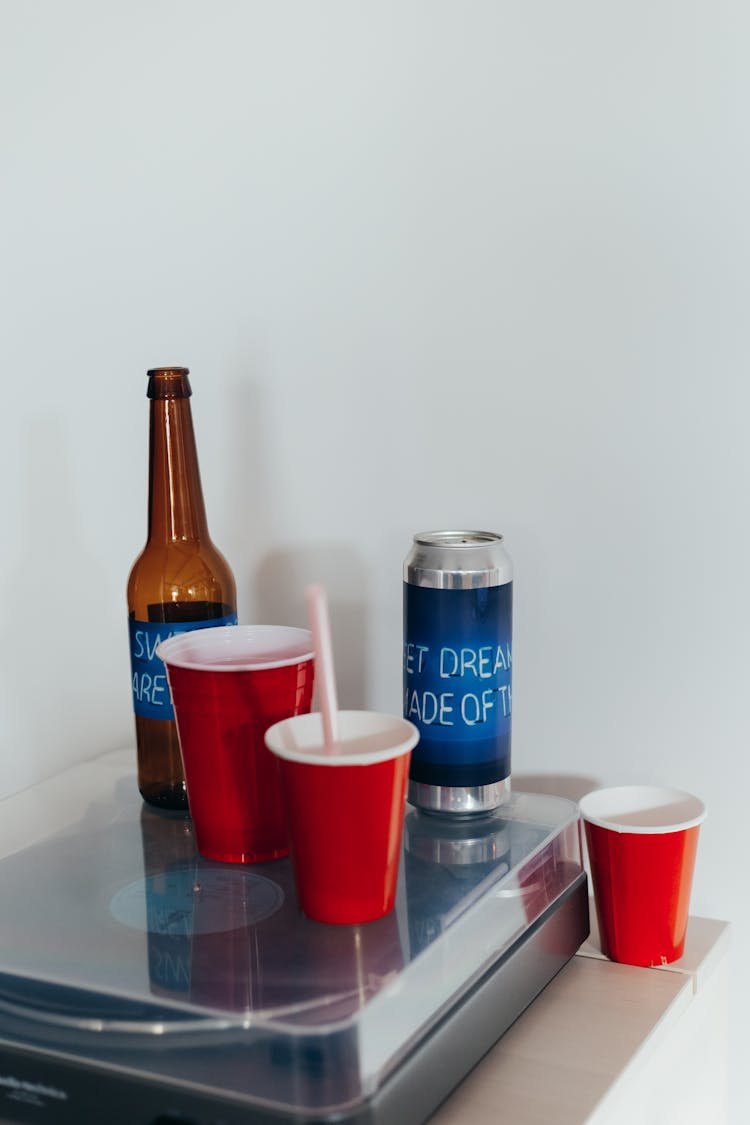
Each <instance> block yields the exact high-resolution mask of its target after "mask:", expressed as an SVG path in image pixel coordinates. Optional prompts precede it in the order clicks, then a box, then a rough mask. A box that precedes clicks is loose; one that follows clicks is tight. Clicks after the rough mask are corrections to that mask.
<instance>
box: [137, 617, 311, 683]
mask: <svg viewBox="0 0 750 1125" xmlns="http://www.w3.org/2000/svg"><path fill="white" fill-rule="evenodd" d="M168 627H169V626H167V628H168ZM251 642H255V643H256V644H257V645H258V646H259V647H260V649H261V651H263V658H262V659H260V660H259V659H258V658H257V657H256V658H253V657H249V658H248V659H247V661H241V662H239V663H238V662H237V661H236V660H233V661H232V662H231V663H222V662H221V656H222V655H224V656H227V657H228V656H230V655H231V654H232V653H233V652H235V653H236V651H237V650H238V649H240V648H242V647H244V646H245V645H247V644H248V643H251ZM289 645H295V646H296V647H297V648H298V649H299V651H298V652H295V653H293V654H292V655H291V656H283V657H278V658H276V657H274V655H273V649H274V647H276V648H277V649H278V650H279V651H282V650H283V649H284V648H288V647H289ZM200 650H203V653H202V655H203V659H196V656H195V655H193V656H191V655H190V654H191V652H192V653H196V654H199V653H200ZM209 652H212V653H213V655H214V659H213V660H208V659H207V655H208V653H209ZM156 655H157V656H159V657H161V659H162V660H163V661H164V663H165V664H166V665H173V666H174V667H177V668H189V669H191V670H193V671H196V672H262V671H265V670H267V669H270V668H286V667H287V666H288V665H290V664H304V663H305V662H306V661H307V660H312V659H313V657H314V655H315V654H314V652H313V640H312V633H311V632H310V630H309V629H300V628H298V627H297V626H295V625H212V626H209V627H208V628H204V629H189V630H185V631H182V632H179V633H175V634H174V636H171V637H168V638H167V639H166V640H164V641H162V642H161V644H159V645H157V648H156Z"/></svg>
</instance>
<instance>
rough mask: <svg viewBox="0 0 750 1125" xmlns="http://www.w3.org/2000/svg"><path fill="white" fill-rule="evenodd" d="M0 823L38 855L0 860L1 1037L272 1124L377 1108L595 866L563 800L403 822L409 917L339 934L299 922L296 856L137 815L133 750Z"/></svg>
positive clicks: (13, 803) (29, 795)
mask: <svg viewBox="0 0 750 1125" xmlns="http://www.w3.org/2000/svg"><path fill="white" fill-rule="evenodd" d="M2 811H3V814H4V815H3V816H2V817H0V820H2V821H3V823H4V824H5V828H4V830H3V834H2V836H0V847H2V845H3V842H4V843H5V851H6V853H7V852H8V851H10V849H11V848H12V847H16V846H17V838H18V835H19V833H21V832H23V833H24V834H25V838H26V842H27V844H28V846H25V847H22V848H21V849H20V850H15V851H13V852H12V853H11V854H6V855H5V856H4V858H2V859H0V900H1V901H2V902H3V903H4V904H5V908H4V910H3V912H2V918H1V919H0V1034H5V1035H12V1036H13V1037H14V1038H15V1039H18V1040H24V1039H25V1040H28V1041H34V1042H40V1043H47V1044H53V1045H55V1047H56V1049H64V1050H65V1051H66V1052H68V1053H73V1054H74V1055H79V1056H81V1057H84V1058H85V1057H88V1056H90V1055H91V1054H92V1053H93V1054H95V1055H96V1057H97V1058H98V1059H110V1060H114V1061H117V1063H118V1065H129V1066H132V1067H135V1068H137V1069H138V1070H141V1071H143V1070H145V1071H147V1072H149V1071H151V1072H153V1073H161V1074H164V1073H167V1074H168V1075H170V1076H172V1077H175V1078H178V1079H184V1078H186V1079H188V1080H189V1081H191V1082H193V1083H197V1084H200V1085H204V1086H205V1085H212V1084H216V1083H219V1084H221V1086H222V1088H223V1089H229V1090H234V1091H236V1092H237V1093H238V1094H240V1095H247V1096H249V1097H257V1098H258V1099H259V1100H261V1101H263V1102H264V1103H265V1104H267V1105H272V1106H279V1107H289V1106H292V1107H294V1106H304V1107H309V1106H310V1105H316V1106H319V1107H322V1106H332V1105H333V1106H340V1105H342V1104H344V1103H345V1102H351V1100H352V1099H356V1098H359V1097H364V1096H368V1095H369V1093H371V1092H372V1091H373V1090H374V1089H375V1088H376V1087H377V1086H378V1085H379V1084H380V1082H381V1081H382V1079H383V1076H384V1075H385V1074H387V1073H388V1072H389V1070H390V1069H392V1068H393V1067H394V1066H395V1065H396V1064H397V1062H398V1060H399V1058H401V1057H403V1056H404V1054H405V1053H406V1052H407V1051H408V1050H409V1049H410V1047H411V1046H412V1045H413V1044H414V1043H415V1042H417V1041H419V1039H420V1038H421V1037H422V1036H424V1035H425V1034H426V1033H427V1031H428V1030H429V1029H430V1027H431V1026H433V1025H434V1024H435V1023H436V1022H437V1021H438V1020H439V1019H440V1018H441V1016H442V1015H443V1014H444V1013H445V1012H446V1011H447V1010H449V1009H450V1007H451V1006H452V1005H454V1004H455V1003H456V1002H457V1001H458V1000H459V999H460V997H461V996H462V995H464V994H465V993H466V992H467V991H468V990H469V989H470V988H471V987H472V986H473V984H474V983H475V982H476V981H477V980H478V979H479V978H481V977H482V975H483V974H484V973H486V972H487V970H488V968H490V967H491V966H492V965H493V964H494V963H495V962H497V961H498V960H499V959H500V958H501V957H502V956H503V954H504V952H505V951H506V950H508V949H509V948H510V947H511V946H512V945H513V943H514V942H516V941H517V940H518V938H519V936H520V935H522V934H523V933H524V932H525V931H526V930H527V929H528V928H529V927H531V926H532V925H533V924H534V922H535V921H536V920H537V919H538V918H540V917H541V915H542V914H544V913H545V912H546V911H547V910H548V909H549V908H550V906H551V905H552V904H553V903H554V902H555V901H556V900H557V899H558V898H560V897H561V896H563V895H564V894H565V893H566V891H567V890H568V888H569V887H570V886H571V885H572V884H573V883H574V882H575V881H576V880H577V879H578V878H579V876H580V873H581V870H582V863H581V851H580V838H579V831H578V814H577V809H576V807H575V805H573V804H572V803H571V802H568V801H565V800H562V799H560V798H556V797H549V796H541V795H531V794H515V795H514V796H513V797H512V798H511V800H510V803H509V804H507V805H505V806H503V808H502V809H501V810H498V812H497V813H496V814H493V815H492V816H488V817H484V818H480V819H477V818H472V819H470V820H464V821H455V820H446V819H444V818H437V817H434V816H432V815H429V814H424V813H421V812H417V811H416V810H413V809H410V808H407V813H406V818H405V823H404V843H403V854H402V862H401V868H400V872H399V887H398V895H397V904H396V909H395V910H394V912H393V913H392V914H390V915H389V916H387V917H386V918H382V919H380V920H378V921H377V922H371V923H368V924H367V925H362V926H331V925H323V924H320V923H316V922H311V921H309V920H308V919H306V918H304V917H303V916H302V915H301V914H300V912H299V909H298V906H297V901H296V896H295V891H294V883H293V878H292V871H291V865H290V863H289V861H288V860H277V861H274V862H272V863H266V864H258V865H254V866H248V867H239V866H234V865H226V864H219V863H214V862H211V861H208V860H205V859H203V858H202V857H201V856H199V855H198V853H197V852H196V849H195V843H194V837H193V830H192V824H191V822H190V820H189V818H188V817H185V816H181V815H167V814H160V813H158V812H155V811H154V810H152V809H150V808H148V807H146V806H144V805H143V804H142V802H141V799H140V796H139V794H138V791H137V788H136V784H135V775H134V755H133V754H132V753H129V754H126V755H123V754H122V753H120V754H112V755H104V756H102V757H101V758H100V759H97V760H95V761H94V762H91V763H88V764H87V765H85V766H79V767H76V769H75V770H74V771H68V773H67V774H61V775H60V776H59V777H58V778H55V779H52V780H51V781H49V782H46V783H44V785H43V786H39V787H36V790H29V791H27V792H26V793H25V794H20V795H18V797H14V798H10V799H8V800H6V801H4V802H3V803H2ZM11 833H12V834H13V838H14V840H15V841H16V842H15V843H13V842H11V839H10V835H11ZM34 837H36V840H35V841H34ZM3 838H4V839H3ZM157 1042H158V1044H159V1051H158V1052H157V1053H155V1052H154V1051H153V1050H152V1049H151V1048H152V1046H153V1045H154V1044H155V1043H157ZM311 1058H314V1060H315V1062H314V1065H313V1064H311V1062H310V1059H311ZM321 1060H322V1061H321ZM290 1079H293V1080H290Z"/></svg>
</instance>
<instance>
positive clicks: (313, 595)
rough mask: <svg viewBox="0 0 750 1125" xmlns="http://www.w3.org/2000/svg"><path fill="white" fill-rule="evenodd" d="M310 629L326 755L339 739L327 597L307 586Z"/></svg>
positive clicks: (315, 588)
mask: <svg viewBox="0 0 750 1125" xmlns="http://www.w3.org/2000/svg"><path fill="white" fill-rule="evenodd" d="M305 601H306V602H307V612H308V615H309V617H310V630H311V632H312V636H313V649H314V650H315V666H316V668H315V670H316V673H317V678H318V685H317V686H318V698H319V701H320V712H321V716H322V719H323V742H324V744H325V748H326V750H327V751H328V753H329V754H332V753H333V752H334V750H335V749H336V743H337V742H338V740H339V721H338V716H339V706H338V702H337V699H336V675H335V672H334V668H333V644H332V643H331V622H330V619H329V617H328V598H327V597H326V592H325V590H324V589H323V587H322V586H308V587H307V589H306V590H305Z"/></svg>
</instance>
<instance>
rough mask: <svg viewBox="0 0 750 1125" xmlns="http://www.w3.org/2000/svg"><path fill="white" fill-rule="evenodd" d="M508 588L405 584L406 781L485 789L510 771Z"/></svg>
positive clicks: (510, 594)
mask: <svg viewBox="0 0 750 1125" xmlns="http://www.w3.org/2000/svg"><path fill="white" fill-rule="evenodd" d="M512 613H513V584H512V583H511V582H508V583H505V584H504V585H502V586H486V587H482V588H479V589H471V590H440V589H433V588H430V587H424V586H412V585H410V584H408V583H406V584H405V585H404V717H405V718H407V719H409V720H410V721H411V722H412V723H414V725H415V726H416V727H417V728H418V729H419V732H420V740H419V744H418V746H417V747H416V748H415V750H414V752H413V754H412V769H411V777H412V778H413V779H414V780H417V781H421V782H425V783H427V784H432V785H466V786H471V785H486V784H490V783H491V782H493V781H499V780H502V779H503V778H505V777H507V776H508V775H509V774H510V731H511V703H512V699H511V669H512V661H513V656H512Z"/></svg>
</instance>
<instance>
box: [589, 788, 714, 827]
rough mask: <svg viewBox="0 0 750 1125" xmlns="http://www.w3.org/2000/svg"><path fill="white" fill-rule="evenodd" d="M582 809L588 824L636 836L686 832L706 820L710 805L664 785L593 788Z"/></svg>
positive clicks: (690, 794) (683, 791)
mask: <svg viewBox="0 0 750 1125" xmlns="http://www.w3.org/2000/svg"><path fill="white" fill-rule="evenodd" d="M578 810H579V812H580V814H581V817H582V819H583V820H584V821H586V822H587V823H588V824H594V825H596V826H597V827H599V828H606V829H607V830H608V831H610V832H623V833H628V834H635V835H664V834H666V833H668V832H685V831H686V830H687V829H688V828H695V827H697V825H699V824H701V823H702V822H703V821H704V820H705V819H706V806H705V805H704V803H703V801H701V800H700V799H699V798H698V797H695V796H693V794H692V793H687V792H685V790H683V789H673V788H671V787H668V786H660V785H616V786H611V787H609V788H606V789H593V790H592V791H591V792H590V793H587V794H586V795H585V796H584V797H582V798H581V800H580V801H579V802H578Z"/></svg>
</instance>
